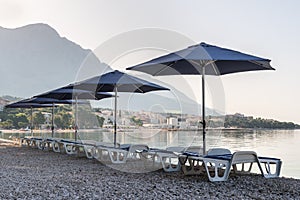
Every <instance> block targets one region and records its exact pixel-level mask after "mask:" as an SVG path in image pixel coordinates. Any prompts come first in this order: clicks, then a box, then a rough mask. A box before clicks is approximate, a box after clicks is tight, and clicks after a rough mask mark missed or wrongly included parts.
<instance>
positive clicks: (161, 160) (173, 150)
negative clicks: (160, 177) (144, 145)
mask: <svg viewBox="0 0 300 200" xmlns="http://www.w3.org/2000/svg"><path fill="white" fill-rule="evenodd" d="M184 149H185V147H168V148H166V149H155V148H150V149H149V150H147V151H144V152H142V154H141V156H142V157H143V158H144V159H148V160H152V163H153V166H152V167H154V168H155V169H156V168H157V169H161V168H162V169H163V170H164V171H165V172H176V171H180V169H181V164H180V162H179V155H180V154H181V153H182V152H183V150H184Z"/></svg>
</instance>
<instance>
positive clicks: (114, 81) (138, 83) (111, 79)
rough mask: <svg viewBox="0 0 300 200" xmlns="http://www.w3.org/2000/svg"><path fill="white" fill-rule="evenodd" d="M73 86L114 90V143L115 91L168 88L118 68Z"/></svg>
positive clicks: (104, 90) (115, 125)
mask: <svg viewBox="0 0 300 200" xmlns="http://www.w3.org/2000/svg"><path fill="white" fill-rule="evenodd" d="M73 87H75V88H77V89H83V90H89V91H94V92H114V93H115V95H114V96H115V115H114V144H115V145H116V136H117V124H116V121H117V93H118V92H132V93H146V92H151V91H157V90H169V89H168V88H165V87H162V86H159V85H157V84H155V83H151V82H149V81H146V80H143V79H140V78H137V77H134V76H131V75H129V74H126V73H123V72H120V71H118V70H115V71H112V72H108V73H106V74H103V75H99V76H95V77H93V78H90V79H87V80H84V81H81V82H79V83H76V84H74V86H73Z"/></svg>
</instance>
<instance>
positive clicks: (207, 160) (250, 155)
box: [183, 148, 281, 182]
mask: <svg viewBox="0 0 300 200" xmlns="http://www.w3.org/2000/svg"><path fill="white" fill-rule="evenodd" d="M185 156H187V157H188V159H187V160H192V161H193V162H191V163H195V162H196V161H197V162H198V163H199V164H198V166H201V167H200V168H201V170H199V171H198V173H195V172H196V171H195V170H194V168H195V166H196V165H195V164H194V165H193V166H192V169H193V170H190V171H189V170H187V174H193V173H194V174H200V173H202V172H203V166H204V167H205V171H206V173H207V176H208V178H209V180H210V181H213V182H214V181H226V180H227V179H228V177H229V174H230V171H231V168H233V172H234V173H250V172H251V170H252V166H253V163H256V164H257V166H258V169H259V171H260V173H261V174H262V175H263V176H264V177H265V178H275V177H278V176H279V174H280V169H281V161H280V159H277V158H267V157H258V156H257V155H256V153H255V152H254V151H238V152H235V153H233V154H231V153H230V151H229V150H227V149H223V148H216V149H211V150H209V151H208V153H207V155H206V156H201V155H200V156H199V155H193V154H186V155H185ZM200 163H201V165H200ZM261 164H263V165H264V166H265V169H263V168H262V167H261ZM238 166H240V167H239V168H238ZM272 168H275V171H274V170H272ZM183 172H184V173H185V171H184V170H183ZM185 174H186V173H185Z"/></svg>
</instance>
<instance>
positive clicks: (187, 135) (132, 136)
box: [0, 129, 300, 179]
mask: <svg viewBox="0 0 300 200" xmlns="http://www.w3.org/2000/svg"><path fill="white" fill-rule="evenodd" d="M24 135H29V133H22V134H19V133H18V134H17V133H7V134H5V133H1V134H0V136H1V137H2V138H5V139H9V138H12V137H13V136H16V137H18V136H24ZM34 135H35V136H42V137H49V136H51V134H50V133H39V132H38V131H35V132H34ZM55 137H58V138H67V139H72V138H74V132H69V133H55ZM79 138H80V139H81V140H96V141H104V142H111V143H112V142H113V133H112V132H107V131H106V132H105V131H101V130H98V131H88V132H84V131H79ZM206 140H207V141H206V143H207V149H210V148H215V147H223V148H228V149H230V150H231V152H235V151H239V150H249V151H255V152H256V153H257V155H259V156H265V157H276V158H280V159H281V160H282V161H283V165H282V168H281V176H284V177H293V178H298V179H300V153H299V152H300V130H247V129H246V130H245V129H241V130H208V131H207V134H206ZM117 142H118V143H120V144H132V143H139V144H147V145H148V146H150V147H155V148H165V147H170V146H184V147H186V146H194V145H202V132H201V131H162V130H158V129H156V130H155V129H153V130H151V129H137V130H132V131H127V132H126V131H125V132H124V131H122V132H121V131H120V132H118V133H117Z"/></svg>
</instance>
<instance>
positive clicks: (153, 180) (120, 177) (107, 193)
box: [0, 140, 300, 199]
mask: <svg viewBox="0 0 300 200" xmlns="http://www.w3.org/2000/svg"><path fill="white" fill-rule="evenodd" d="M0 154H1V157H0V164H1V168H0V174H1V179H0V184H1V185H2V192H1V193H0V199H102V198H105V199H106V198H107V199H204V198H207V199H297V198H299V197H300V180H299V179H293V178H284V177H280V178H275V179H265V178H263V177H261V176H259V175H256V174H251V175H237V176H235V175H230V177H229V179H228V181H226V182H219V183H218V182H214V183H212V182H209V181H208V179H207V177H206V176H201V175H193V176H184V175H183V174H182V173H181V172H175V173H166V172H163V171H162V170H158V171H152V172H148V173H128V172H124V170H122V171H118V170H115V169H113V168H110V167H109V166H106V165H104V164H102V163H100V162H99V161H97V160H90V159H86V158H83V157H78V156H70V155H66V154H60V153H54V152H51V151H49V152H48V151H41V150H38V149H32V148H28V147H20V146H17V145H13V144H12V143H7V142H3V141H1V140H0Z"/></svg>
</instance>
